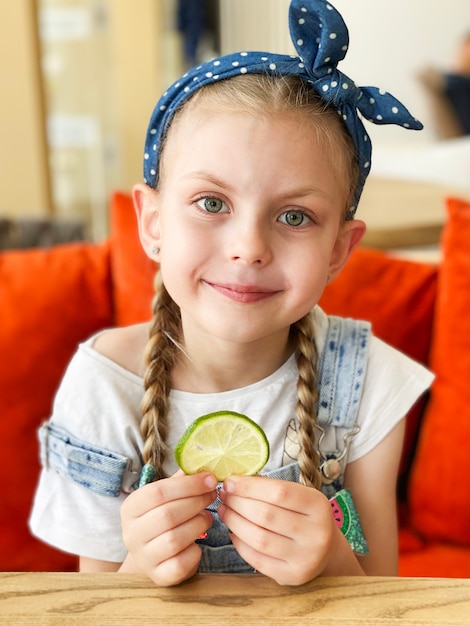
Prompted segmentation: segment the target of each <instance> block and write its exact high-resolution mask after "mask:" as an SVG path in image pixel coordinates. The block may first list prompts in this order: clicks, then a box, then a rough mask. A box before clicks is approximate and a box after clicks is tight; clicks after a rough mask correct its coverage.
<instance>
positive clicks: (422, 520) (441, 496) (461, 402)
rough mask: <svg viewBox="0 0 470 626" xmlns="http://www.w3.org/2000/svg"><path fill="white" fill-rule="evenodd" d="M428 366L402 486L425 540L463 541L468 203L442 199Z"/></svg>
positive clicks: (468, 423)
mask: <svg viewBox="0 0 470 626" xmlns="http://www.w3.org/2000/svg"><path fill="white" fill-rule="evenodd" d="M447 208H448V221H447V224H446V226H445V229H444V232H443V237H442V254H443V260H442V263H441V267H440V270H439V281H438V290H437V300H436V319H435V327H434V339H433V349H432V354H431V367H432V369H433V370H434V372H435V373H436V380H435V382H434V384H433V387H432V391H431V398H430V403H429V405H428V407H427V409H426V413H425V415H424V419H423V425H422V428H421V433H420V440H419V447H418V450H417V454H416V459H415V463H414V466H413V473H412V477H411V483H410V485H411V487H410V503H411V521H412V524H413V526H414V527H415V528H416V529H417V530H418V531H419V532H420V533H421V534H422V535H423V536H425V537H427V538H428V539H430V540H443V541H449V542H454V543H461V544H462V545H466V546H470V480H469V474H470V454H469V447H470V384H469V383H470V313H469V312H470V245H469V242H470V203H469V202H466V201H464V200H458V199H449V200H448V204H447Z"/></svg>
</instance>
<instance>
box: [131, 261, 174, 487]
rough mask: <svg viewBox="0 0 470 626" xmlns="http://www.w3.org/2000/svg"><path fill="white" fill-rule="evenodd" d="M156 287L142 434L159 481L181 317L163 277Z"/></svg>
mask: <svg viewBox="0 0 470 626" xmlns="http://www.w3.org/2000/svg"><path fill="white" fill-rule="evenodd" d="M155 283H156V285H155V291H156V294H157V295H156V296H155V298H154V302H153V321H152V325H151V328H150V333H149V340H148V343H147V346H146V349H145V363H146V365H147V369H146V372H145V375H144V390H145V393H144V397H143V399H142V416H143V417H142V421H141V424H140V431H141V433H142V437H143V439H144V450H143V462H144V463H149V464H150V465H153V467H154V468H155V470H156V474H155V479H156V480H158V479H160V478H163V477H164V473H163V463H164V460H165V456H166V454H167V452H168V447H167V445H166V443H165V441H166V437H167V434H168V424H167V413H168V395H169V393H170V389H171V372H172V369H173V366H174V364H175V361H176V355H177V353H178V351H179V348H178V342H179V339H180V336H181V314H180V311H179V308H178V306H177V305H176V304H175V302H173V300H172V298H171V297H170V295H169V294H168V291H167V290H166V289H165V286H164V285H163V283H162V282H161V278H160V273H158V274H157V276H156V279H155Z"/></svg>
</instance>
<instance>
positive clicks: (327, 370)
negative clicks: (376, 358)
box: [40, 316, 371, 573]
mask: <svg viewBox="0 0 470 626" xmlns="http://www.w3.org/2000/svg"><path fill="white" fill-rule="evenodd" d="M370 334H371V330H370V324H369V323H368V322H363V321H357V320H352V319H347V318H340V317H335V316H330V317H329V318H328V331H327V336H326V340H325V346H324V349H323V352H322V354H321V357H320V366H319V398H318V403H317V407H316V409H317V416H318V424H319V426H320V430H322V429H324V428H325V427H329V426H334V427H338V428H345V429H347V433H346V435H345V437H344V446H343V449H342V450H341V449H336V450H329V451H325V450H322V449H321V439H322V438H321V437H320V440H319V449H320V458H321V462H324V461H326V460H327V459H339V460H340V461H341V470H342V471H341V475H340V476H339V478H338V479H336V480H335V481H333V482H330V483H329V484H324V485H323V486H322V491H323V493H324V494H325V495H326V496H327V497H328V498H331V497H332V496H334V495H335V493H336V492H337V491H338V490H340V489H341V488H342V482H343V473H344V468H345V465H346V460H347V459H346V456H347V448H348V442H349V439H350V437H351V436H353V435H354V434H356V433H357V432H358V430H359V428H358V426H357V424H356V418H357V411H358V408H359V404H360V399H361V395H362V389H363V383H364V378H365V373H366V365H367V353H368V352H367V351H368V341H369V337H370ZM291 423H293V420H291ZM40 442H41V462H42V465H43V466H44V467H49V468H51V469H54V470H55V471H56V472H58V473H59V474H61V475H66V476H68V477H69V478H71V479H72V480H74V481H75V482H77V483H79V484H81V485H82V486H84V487H86V488H88V489H91V490H92V491H94V492H96V493H99V494H101V495H105V496H114V497H117V496H119V495H120V493H121V491H122V490H124V491H129V488H128V487H129V486H130V484H129V475H130V472H129V459H128V458H127V457H124V456H122V455H119V454H116V453H114V452H111V451H106V450H102V449H100V448H97V447H95V446H90V445H88V444H85V443H83V442H82V441H79V440H77V439H75V438H73V437H72V436H71V435H70V434H69V433H68V432H67V431H65V430H64V429H61V428H58V427H56V426H54V425H52V424H50V423H46V424H44V425H43V426H42V427H41V429H40ZM291 458H292V454H291ZM261 475H264V476H268V477H270V478H277V479H281V480H289V481H292V482H299V476H300V469H299V465H298V462H297V461H296V460H295V459H293V462H291V463H290V464H288V465H285V466H284V467H281V468H279V469H275V470H272V471H270V472H261ZM133 480H134V481H135V475H134V478H133ZM220 487H221V485H219V486H218V489H220ZM219 504H220V500H219V498H217V499H216V500H215V501H214V502H213V503H212V504H211V505H209V507H208V510H210V511H211V513H212V517H213V523H212V526H211V527H210V528H209V530H208V531H207V537H205V538H204V539H198V540H197V543H198V544H199V545H200V546H201V548H202V557H201V561H200V565H199V572H203V573H209V572H212V573H252V572H253V568H252V567H251V566H250V565H249V564H248V563H246V561H244V560H243V559H242V558H241V557H240V556H239V554H238V553H237V551H236V550H235V548H234V547H233V545H232V543H231V541H230V537H229V533H228V530H227V527H226V526H225V525H224V524H223V523H222V522H221V521H220V519H219V517H218V515H217V508H218V506H219Z"/></svg>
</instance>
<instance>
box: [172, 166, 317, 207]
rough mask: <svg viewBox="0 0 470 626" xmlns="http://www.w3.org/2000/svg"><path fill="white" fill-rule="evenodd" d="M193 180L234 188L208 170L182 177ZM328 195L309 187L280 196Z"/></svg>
mask: <svg viewBox="0 0 470 626" xmlns="http://www.w3.org/2000/svg"><path fill="white" fill-rule="evenodd" d="M193 178H197V179H203V180H205V181H207V182H209V183H211V184H213V185H217V186H218V187H220V188H222V189H231V188H232V186H231V185H230V184H229V183H227V182H225V181H223V180H221V179H220V178H218V177H217V176H214V175H213V174H212V173H211V172H208V171H206V170H194V171H193V172H188V173H186V174H184V175H183V176H182V177H181V179H182V180H187V179H193ZM327 195H328V194H327V193H326V192H325V191H323V190H322V189H321V188H320V187H309V186H306V187H303V188H299V189H287V190H286V191H285V192H283V193H281V194H280V196H281V197H282V198H283V199H286V200H287V199H289V198H306V197H308V196H322V197H327Z"/></svg>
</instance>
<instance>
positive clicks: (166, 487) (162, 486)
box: [123, 472, 217, 516]
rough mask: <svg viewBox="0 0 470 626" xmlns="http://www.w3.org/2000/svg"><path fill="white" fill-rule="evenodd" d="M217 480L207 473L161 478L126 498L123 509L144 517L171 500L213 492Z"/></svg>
mask: <svg viewBox="0 0 470 626" xmlns="http://www.w3.org/2000/svg"><path fill="white" fill-rule="evenodd" d="M216 486H217V479H216V478H215V476H214V475H213V474H210V473H209V472H203V473H199V474H193V475H192V476H187V475H186V474H182V475H173V476H172V477H171V478H163V479H161V480H157V481H155V482H153V483H149V484H148V485H145V486H144V487H141V488H140V489H138V490H137V491H134V492H133V493H132V494H131V495H130V496H128V497H127V498H126V500H125V501H124V503H123V509H124V511H126V509H128V508H130V507H132V508H133V510H134V514H135V515H136V516H139V515H145V514H146V513H148V512H149V511H150V510H152V509H154V508H155V507H158V506H161V505H162V504H166V503H167V502H171V501H173V500H180V499H184V498H188V497H192V496H198V495H202V494H206V493H211V492H214V494H215V488H216Z"/></svg>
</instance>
